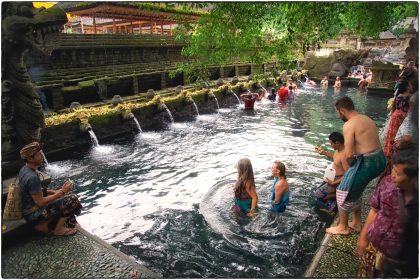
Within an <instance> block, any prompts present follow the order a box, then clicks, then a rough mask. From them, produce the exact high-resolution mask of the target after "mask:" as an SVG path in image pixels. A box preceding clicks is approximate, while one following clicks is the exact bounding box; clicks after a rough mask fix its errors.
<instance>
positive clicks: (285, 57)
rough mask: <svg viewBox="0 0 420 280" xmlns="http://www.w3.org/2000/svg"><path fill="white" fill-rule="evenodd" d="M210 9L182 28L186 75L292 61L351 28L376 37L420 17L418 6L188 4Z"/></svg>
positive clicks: (365, 3)
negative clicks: (231, 66) (236, 64)
mask: <svg viewBox="0 0 420 280" xmlns="http://www.w3.org/2000/svg"><path fill="white" fill-rule="evenodd" d="M184 5H185V7H189V8H200V9H202V8H207V9H208V10H209V13H206V14H203V15H202V16H201V17H200V18H199V19H198V20H197V22H195V23H186V24H183V25H181V26H179V27H178V29H177V31H176V38H177V39H183V40H185V41H187V46H186V47H185V48H183V50H182V54H183V55H184V56H185V57H188V58H192V60H191V61H190V62H188V63H184V64H180V65H178V69H182V70H183V71H186V72H185V73H187V74H194V75H197V73H199V72H200V75H201V74H203V75H204V74H205V71H204V70H202V68H206V67H208V66H209V65H215V64H216V65H220V64H229V63H232V62H233V61H243V62H251V63H255V64H261V63H264V62H267V61H270V60H277V61H279V60H281V61H293V60H296V58H297V57H301V56H302V55H303V53H304V52H305V51H306V49H307V48H308V47H309V46H317V45H319V44H320V43H321V42H324V41H326V40H327V39H329V38H334V37H335V36H336V35H337V34H338V33H339V32H340V31H341V30H343V29H347V30H349V31H350V32H352V33H353V34H355V35H359V36H364V37H367V36H368V37H376V36H378V34H379V32H382V31H385V30H387V29H390V28H391V27H392V26H393V25H395V24H396V23H397V22H398V21H399V20H401V19H403V18H405V17H406V16H409V15H410V16H413V15H417V9H418V3H417V2H215V3H211V4H210V3H204V2H200V3H193V4H191V3H185V4H184Z"/></svg>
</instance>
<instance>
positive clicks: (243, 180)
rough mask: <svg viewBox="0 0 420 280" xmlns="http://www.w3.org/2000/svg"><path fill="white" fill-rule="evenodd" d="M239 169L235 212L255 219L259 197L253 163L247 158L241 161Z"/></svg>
mask: <svg viewBox="0 0 420 280" xmlns="http://www.w3.org/2000/svg"><path fill="white" fill-rule="evenodd" d="M237 169H238V180H237V181H236V184H235V206H234V210H236V211H238V212H242V213H244V214H246V215H247V216H248V217H253V216H254V213H255V210H256V209H257V202H258V196H257V192H256V188H255V181H254V171H253V169H252V164H251V161H250V160H249V159H247V158H243V159H241V160H239V161H238V165H237Z"/></svg>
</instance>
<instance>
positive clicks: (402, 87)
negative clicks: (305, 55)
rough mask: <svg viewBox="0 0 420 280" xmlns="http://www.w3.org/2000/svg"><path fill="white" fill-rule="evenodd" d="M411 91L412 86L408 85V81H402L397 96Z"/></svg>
mask: <svg viewBox="0 0 420 280" xmlns="http://www.w3.org/2000/svg"><path fill="white" fill-rule="evenodd" d="M409 89H410V84H409V83H408V81H407V80H403V81H400V82H399V83H398V90H397V95H398V94H400V93H404V92H406V91H407V90H409Z"/></svg>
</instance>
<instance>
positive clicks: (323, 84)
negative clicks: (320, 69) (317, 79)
mask: <svg viewBox="0 0 420 280" xmlns="http://www.w3.org/2000/svg"><path fill="white" fill-rule="evenodd" d="M320 85H321V87H322V88H327V87H328V77H327V76H324V79H322V80H321V84H320Z"/></svg>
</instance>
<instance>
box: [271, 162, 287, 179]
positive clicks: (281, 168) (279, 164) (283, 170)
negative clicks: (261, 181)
mask: <svg viewBox="0 0 420 280" xmlns="http://www.w3.org/2000/svg"><path fill="white" fill-rule="evenodd" d="M273 164H274V165H275V166H276V167H277V169H278V170H279V171H280V177H283V178H284V179H286V166H285V165H284V163H282V162H281V161H279V160H276V161H274V162H273Z"/></svg>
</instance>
